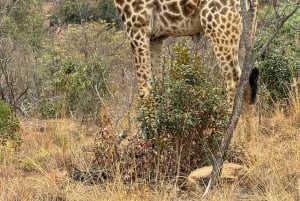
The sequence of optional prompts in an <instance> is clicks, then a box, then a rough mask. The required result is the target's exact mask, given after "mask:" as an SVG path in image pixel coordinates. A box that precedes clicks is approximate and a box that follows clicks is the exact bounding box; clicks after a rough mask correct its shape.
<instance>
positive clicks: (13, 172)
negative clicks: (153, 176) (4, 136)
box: [0, 110, 300, 201]
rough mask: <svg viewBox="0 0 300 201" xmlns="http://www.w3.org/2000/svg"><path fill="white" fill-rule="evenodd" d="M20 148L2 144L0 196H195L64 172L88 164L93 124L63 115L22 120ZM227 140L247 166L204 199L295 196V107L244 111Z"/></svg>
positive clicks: (299, 144) (298, 135) (299, 160)
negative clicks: (287, 111) (266, 112)
mask: <svg viewBox="0 0 300 201" xmlns="http://www.w3.org/2000/svg"><path fill="white" fill-rule="evenodd" d="M21 127H22V131H21V133H22V138H23V140H24V142H23V144H22V146H21V147H20V149H19V150H14V149H13V148H12V147H10V146H7V147H1V150H0V151H1V152H0V200H3V201H6V200H7V201H11V200H56V201H59V200H82V201H85V200H89V201H93V200H95V201H96V200H149V201H150V200H199V199H200V196H201V193H202V190H203V189H202V188H201V187H200V188H199V189H198V191H182V190H179V189H178V187H177V186H176V185H174V183H173V182H170V181H159V182H158V183H156V184H150V183H146V182H137V181H136V182H132V183H131V184H124V183H122V182H120V180H118V179H115V180H112V181H109V182H108V183H105V184H97V185H91V184H86V183H84V182H77V181H74V180H72V179H70V178H69V177H68V172H67V170H68V168H69V167H70V166H72V164H76V166H77V167H80V168H81V169H83V170H87V169H88V168H89V167H90V166H91V161H92V159H93V153H91V152H87V151H84V150H86V149H85V148H86V147H90V146H92V145H93V143H94V139H95V134H96V133H97V131H98V130H99V128H97V127H94V128H92V127H89V128H84V127H82V126H80V125H78V124H77V123H75V122H73V121H71V120H68V119H60V120H47V121H39V120H36V119H30V120H23V121H22V124H21ZM232 145H233V146H235V147H242V149H243V152H244V153H247V154H246V155H248V156H249V157H248V158H247V159H245V158H243V157H241V158H240V159H241V161H243V162H245V163H246V162H247V163H248V165H249V168H250V171H249V173H248V174H247V175H245V176H244V177H243V178H242V179H241V180H240V181H238V182H236V183H227V184H226V183H224V184H223V185H222V187H221V188H219V189H217V190H216V191H214V192H212V193H211V194H210V195H209V196H208V197H207V198H205V199H204V200H223V201H232V200H243V201H244V200H247V201H253V200H264V201H265V200H268V201H275V200H280V201H282V200H287V201H291V200H296V201H297V200H300V169H299V167H300V111H299V110H295V111H294V112H293V114H291V115H290V116H286V115H284V114H283V113H282V112H280V111H278V112H276V113H275V114H274V115H273V117H272V118H267V117H260V118H257V117H249V116H243V117H242V118H241V120H240V122H239V125H238V128H237V129H236V131H235V137H234V139H233V142H232Z"/></svg>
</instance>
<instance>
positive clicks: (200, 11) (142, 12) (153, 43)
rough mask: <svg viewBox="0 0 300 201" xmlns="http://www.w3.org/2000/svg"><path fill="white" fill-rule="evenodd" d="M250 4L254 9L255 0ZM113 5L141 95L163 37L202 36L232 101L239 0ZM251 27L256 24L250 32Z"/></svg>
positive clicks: (144, 0) (124, 0) (129, 0)
mask: <svg viewBox="0 0 300 201" xmlns="http://www.w3.org/2000/svg"><path fill="white" fill-rule="evenodd" d="M251 3H252V4H253V5H252V6H253V7H254V9H257V5H258V2H257V0H252V1H251ZM115 5H116V8H117V10H118V12H119V14H120V16H121V18H122V20H123V22H124V25H125V29H126V32H127V35H128V37H129V39H130V42H131V47H132V53H133V57H134V62H135V65H136V69H137V79H138V87H139V93H140V96H141V97H142V98H147V97H148V96H149V94H150V91H151V85H150V81H151V78H152V68H157V67H158V66H159V65H160V63H161V49H162V43H163V40H164V39H165V38H166V37H169V36H172V37H176V36H194V35H200V36H203V35H206V36H207V37H208V39H209V41H210V42H211V44H212V45H213V49H214V52H215V55H216V58H217V60H218V64H219V66H220V69H221V72H222V75H223V77H224V79H225V81H226V90H227V97H228V102H229V104H230V105H232V104H233V100H234V96H235V91H236V88H237V85H238V82H239V79H240V75H241V70H240V66H239V58H238V55H239V45H240V38H241V34H242V29H243V26H242V16H241V8H240V1H239V0H115ZM254 21H255V22H256V17H255V19H254ZM255 28H256V24H255V25H254V26H252V35H253V34H254V32H255Z"/></svg>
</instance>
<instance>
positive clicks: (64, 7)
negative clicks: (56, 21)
mask: <svg viewBox="0 0 300 201" xmlns="http://www.w3.org/2000/svg"><path fill="white" fill-rule="evenodd" d="M58 12H59V13H58V16H59V17H60V19H61V21H62V22H64V23H77V24H80V23H81V22H83V21H87V20H88V19H89V12H90V5H89V3H88V2H87V1H76V0H66V1H63V3H62V4H61V5H60V7H59V9H58ZM54 17H55V15H54ZM54 17H53V18H54Z"/></svg>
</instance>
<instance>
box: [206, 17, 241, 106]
mask: <svg viewBox="0 0 300 201" xmlns="http://www.w3.org/2000/svg"><path fill="white" fill-rule="evenodd" d="M228 24H230V23H228ZM241 28H242V27H241V24H240V23H237V22H235V23H231V24H230V26H229V27H228V30H227V29H218V28H217V27H213V26H210V29H208V28H207V29H206V30H205V31H206V34H207V36H208V38H209V40H210V41H211V43H212V44H213V47H214V52H215V55H216V58H217V60H218V64H219V67H220V69H221V72H222V75H223V77H224V79H225V81H226V91H227V101H228V103H229V106H230V111H231V110H232V107H233V103H234V98H235V93H236V89H237V87H238V84H239V81H240V77H241V69H240V65H239V43H240V36H241V31H242V30H241ZM229 30H230V31H229ZM232 30H234V31H232Z"/></svg>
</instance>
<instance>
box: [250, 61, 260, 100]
mask: <svg viewBox="0 0 300 201" xmlns="http://www.w3.org/2000/svg"><path fill="white" fill-rule="evenodd" d="M258 77H259V70H258V68H256V67H254V68H253V70H252V72H251V74H250V77H249V85H250V104H254V103H255V101H256V96H257V91H258Z"/></svg>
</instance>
